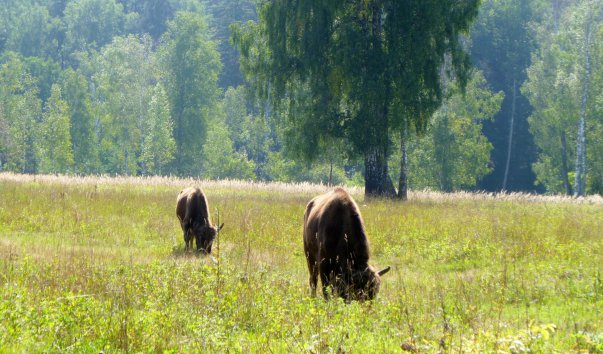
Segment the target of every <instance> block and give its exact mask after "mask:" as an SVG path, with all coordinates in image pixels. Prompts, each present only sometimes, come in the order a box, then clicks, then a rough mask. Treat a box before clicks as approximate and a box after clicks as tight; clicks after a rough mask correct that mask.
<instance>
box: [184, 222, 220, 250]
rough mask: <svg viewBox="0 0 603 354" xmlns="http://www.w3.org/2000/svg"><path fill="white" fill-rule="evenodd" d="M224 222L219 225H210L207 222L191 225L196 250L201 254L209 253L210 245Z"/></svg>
mask: <svg viewBox="0 0 603 354" xmlns="http://www.w3.org/2000/svg"><path fill="white" fill-rule="evenodd" d="M223 226H224V224H222V225H220V227H216V226H215V225H211V224H209V223H203V224H200V223H197V224H194V225H193V230H192V231H193V234H194V235H195V242H196V243H197V251H199V252H201V253H203V254H210V253H211V246H212V244H213V243H214V239H215V238H216V235H217V234H218V232H219V231H220V230H221V229H222V227H223Z"/></svg>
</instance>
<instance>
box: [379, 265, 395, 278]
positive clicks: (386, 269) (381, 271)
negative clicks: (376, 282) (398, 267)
mask: <svg viewBox="0 0 603 354" xmlns="http://www.w3.org/2000/svg"><path fill="white" fill-rule="evenodd" d="M390 269H392V268H391V267H390V266H387V267H385V268H383V269H381V270H380V271H378V272H377V274H379V276H382V275H383V274H385V273H387V272H389V270H390Z"/></svg>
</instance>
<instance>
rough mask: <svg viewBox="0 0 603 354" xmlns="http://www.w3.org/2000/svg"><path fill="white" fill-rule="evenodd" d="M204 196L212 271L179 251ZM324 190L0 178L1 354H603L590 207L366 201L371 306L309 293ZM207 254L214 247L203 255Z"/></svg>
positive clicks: (518, 201) (586, 203)
mask: <svg viewBox="0 0 603 354" xmlns="http://www.w3.org/2000/svg"><path fill="white" fill-rule="evenodd" d="M191 184H199V185H200V186H201V187H202V188H204V190H205V192H206V194H207V196H208V199H209V203H210V208H211V211H212V214H213V215H212V217H213V219H214V221H217V220H216V219H217V210H219V213H220V222H224V223H225V226H224V229H223V230H222V232H221V233H220V235H219V237H218V241H217V242H219V244H215V245H219V249H216V248H214V249H215V252H216V257H217V258H218V259H219V263H218V264H217V265H216V264H214V263H212V262H211V261H210V260H208V259H207V258H202V257H198V256H196V255H193V254H191V253H186V252H184V251H183V240H182V232H181V230H180V226H179V224H178V221H177V218H176V216H175V200H176V195H177V194H178V192H179V191H180V189H182V187H185V186H188V185H191ZM325 190H326V187H323V186H312V185H284V184H273V185H271V184H250V183H243V182H208V181H195V180H179V179H161V178H149V179H136V178H115V179H113V178H66V177H52V176H37V177H33V176H22V175H13V174H0V286H1V298H0V352H2V353H4V352H6V353H12V352H53V353H56V352H86V353H92V352H100V351H104V352H105V353H114V352H163V353H172V352H173V353H187V352H203V353H212V352H233V353H237V352H254V353H256V352H257V353H269V352H272V353H291V352H314V353H329V352H354V353H396V352H405V351H415V352H422V353H437V352H450V353H477V352H485V353H489V352H497V351H498V352H514V353H522V352H532V353H534V352H536V353H539V352H541V353H554V352H558V353H567V352H584V353H588V352H591V353H602V352H603V274H602V273H603V201H602V200H601V198H600V197H593V198H589V199H579V200H574V199H568V198H555V197H534V196H522V195H507V196H501V197H497V196H492V195H487V194H477V195H472V194H450V195H442V194H437V193H412V194H411V198H410V200H409V201H408V202H405V203H400V202H392V201H383V200H364V197H363V196H362V193H361V191H360V190H354V189H352V190H351V192H352V193H354V196H355V198H356V200H357V202H358V204H359V205H360V208H361V212H362V214H363V217H364V220H365V224H366V227H367V232H368V235H369V238H370V241H371V251H372V260H371V263H372V264H374V265H375V266H377V267H382V266H386V265H390V266H392V271H390V272H389V273H388V274H387V275H385V276H384V277H383V284H382V287H381V291H380V293H379V295H378V296H377V298H376V300H374V301H372V302H365V303H356V302H354V303H352V304H350V305H346V304H344V303H343V301H341V300H335V301H328V302H327V301H324V300H323V299H322V298H311V297H310V296H309V286H308V274H307V269H306V265H305V259H304V255H303V252H302V237H301V234H302V220H303V212H304V208H305V205H306V203H307V202H308V201H309V199H311V198H312V197H313V196H315V195H317V194H319V193H321V192H323V191H325ZM214 247H215V246H214Z"/></svg>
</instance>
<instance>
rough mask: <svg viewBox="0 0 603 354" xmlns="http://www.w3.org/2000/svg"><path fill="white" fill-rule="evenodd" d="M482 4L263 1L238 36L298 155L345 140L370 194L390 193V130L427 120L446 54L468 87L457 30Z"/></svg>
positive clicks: (249, 70)
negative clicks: (255, 19)
mask: <svg viewBox="0 0 603 354" xmlns="http://www.w3.org/2000/svg"><path fill="white" fill-rule="evenodd" d="M478 5H479V2H478V1H470V2H465V3H463V4H452V3H450V2H441V1H428V2H426V1H410V2H408V1H407V2H399V1H364V2H355V3H348V2H336V3H335V2H324V1H306V2H300V1H295V0H288V1H280V2H263V3H261V4H260V9H259V18H260V20H259V24H257V25H249V26H247V27H246V28H238V29H236V30H235V32H234V34H233V39H234V41H235V43H237V45H238V46H239V48H240V49H241V54H242V56H243V58H244V59H243V60H244V61H248V63H246V64H244V65H243V69H246V70H247V72H246V75H247V77H250V78H251V77H257V79H253V81H252V82H251V83H252V84H253V85H256V86H259V88H257V87H256V89H255V92H257V93H259V94H260V97H261V98H262V99H270V100H271V103H272V107H273V108H274V109H275V110H276V111H277V112H280V113H281V115H282V117H284V118H286V119H287V123H286V125H287V127H288V129H287V134H286V136H287V138H288V140H293V143H291V144H290V146H292V147H293V148H295V149H296V150H298V151H300V153H299V155H301V156H304V157H306V159H309V160H312V159H314V158H316V157H317V156H318V155H319V154H320V153H321V152H322V151H323V150H324V148H325V146H327V147H328V146H330V145H331V144H332V143H331V141H332V140H333V139H335V140H337V141H341V142H342V143H341V146H343V147H344V148H345V150H346V151H345V152H346V153H347V154H349V155H354V156H361V157H363V158H364V159H365V181H366V191H367V193H368V194H390V193H391V190H392V189H393V186H391V187H390V185H391V181H389V177H387V158H388V157H389V154H390V153H389V139H390V135H391V132H390V130H391V129H392V128H394V129H406V127H407V126H409V125H410V124H411V123H413V124H414V125H415V126H417V127H418V128H419V129H422V128H424V127H425V125H426V122H427V119H428V118H429V116H431V114H432V112H433V111H435V110H436V109H437V107H438V106H439V105H440V102H441V87H440V75H439V72H440V67H441V66H442V64H443V60H444V54H449V55H450V56H451V58H452V65H451V70H453V71H454V72H455V73H456V74H458V76H459V80H460V81H459V82H460V83H461V86H463V85H464V83H465V71H466V70H467V68H468V67H469V62H468V57H467V55H466V53H465V52H464V51H463V49H462V47H461V45H460V43H459V35H460V33H461V32H464V31H465V32H466V31H467V30H468V28H469V24H470V22H471V20H472V19H473V18H474V17H475V15H476V14H477V8H478ZM390 109H391V110H392V112H396V113H397V114H391V115H390V114H388V112H389V110H390ZM277 116H278V115H277ZM335 145H339V144H337V143H336V144H335ZM384 172H385V173H384Z"/></svg>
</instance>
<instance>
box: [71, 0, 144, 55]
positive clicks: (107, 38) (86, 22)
mask: <svg viewBox="0 0 603 354" xmlns="http://www.w3.org/2000/svg"><path fill="white" fill-rule="evenodd" d="M64 14H65V15H64V17H63V19H64V26H65V43H64V49H65V51H66V53H69V54H75V53H76V52H86V51H87V50H89V49H95V50H98V49H100V48H102V47H103V46H104V45H106V44H109V43H110V42H111V41H112V40H113V37H115V36H122V35H124V34H125V33H126V29H127V28H128V27H129V26H131V23H132V22H133V21H134V19H135V18H136V17H137V16H136V13H132V14H126V13H124V9H123V6H122V5H121V4H120V3H118V2H116V1H115V0H77V1H69V2H68V3H67V6H66V7H65V10H64ZM99 19H102V20H99Z"/></svg>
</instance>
